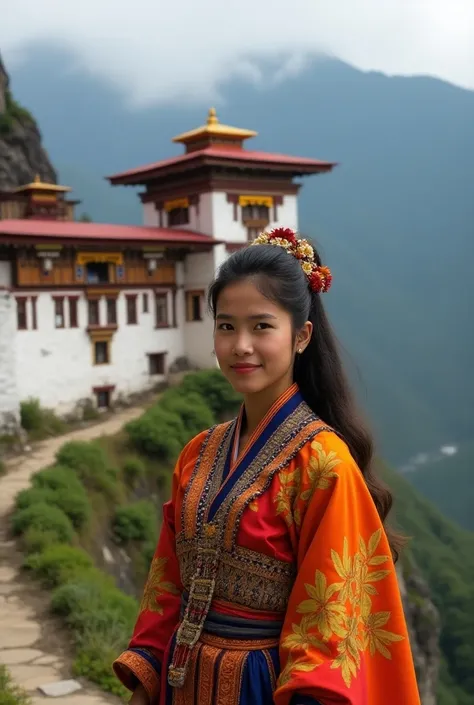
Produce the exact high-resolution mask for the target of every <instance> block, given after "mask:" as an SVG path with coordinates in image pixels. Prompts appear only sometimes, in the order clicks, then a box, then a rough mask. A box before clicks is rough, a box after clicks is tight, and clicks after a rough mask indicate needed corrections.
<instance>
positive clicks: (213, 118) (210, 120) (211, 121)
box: [207, 108, 219, 125]
mask: <svg viewBox="0 0 474 705" xmlns="http://www.w3.org/2000/svg"><path fill="white" fill-rule="evenodd" d="M218 122H219V120H218V119H217V113H216V109H215V108H209V113H208V115H207V124H208V125H217V123H218Z"/></svg>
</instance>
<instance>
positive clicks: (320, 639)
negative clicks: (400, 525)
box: [274, 431, 420, 705]
mask: <svg viewBox="0 0 474 705" xmlns="http://www.w3.org/2000/svg"><path fill="white" fill-rule="evenodd" d="M277 483H279V484H278V486H277V488H276V489H277V491H278V492H279V494H278V497H279V499H280V501H279V503H278V504H277V507H278V509H279V512H280V513H282V514H283V515H284V519H285V521H286V523H287V524H288V526H289V527H290V533H291V534H292V536H293V539H294V549H295V552H296V554H297V576H296V580H295V583H294V586H293V590H292V593H291V596H290V600H289V603H288V609H287V613H286V617H285V621H284V626H283V630H282V635H281V641H280V662H281V671H280V677H279V680H278V683H277V688H276V691H275V695H274V702H275V705H288V704H289V703H291V705H293V704H295V705H296V704H298V705H299V704H301V705H303V704H306V703H307V704H308V705H309V704H310V703H314V704H315V703H321V705H336V704H337V705H380V703H384V705H399V704H400V703H403V705H419V703H420V699H419V695H418V688H417V684H416V677H415V671H414V667H413V660H412V656H411V650H410V645H409V641H408V634H407V628H406V624H405V619H404V614H403V607H402V602H401V597H400V592H399V588H398V583H397V577H396V573H395V566H394V563H393V560H392V557H391V551H390V546H389V543H388V540H387V536H386V534H385V531H384V529H383V526H382V523H381V520H380V517H379V515H378V512H377V509H376V507H375V504H374V501H373V499H372V497H371V495H370V493H369V490H368V488H367V485H366V483H365V480H364V477H363V476H362V473H361V472H360V470H359V468H358V467H357V466H356V464H355V462H354V461H353V459H352V457H351V455H350V453H349V451H348V449H347V446H346V445H345V443H343V441H341V440H340V439H339V438H338V437H337V436H336V435H335V434H334V433H332V432H326V431H324V432H321V433H320V434H319V435H317V436H316V437H315V438H314V440H313V441H312V442H311V443H308V445H307V446H306V447H304V448H303V449H302V451H301V453H300V454H299V455H298V457H297V458H296V459H295V461H293V463H292V465H291V466H290V467H289V468H287V469H285V470H283V471H281V472H280V475H279V476H278V478H277Z"/></svg>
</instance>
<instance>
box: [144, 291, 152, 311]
mask: <svg viewBox="0 0 474 705" xmlns="http://www.w3.org/2000/svg"><path fill="white" fill-rule="evenodd" d="M142 310H143V313H149V311H150V303H149V296H148V293H147V292H146V291H145V292H144V293H143V294H142Z"/></svg>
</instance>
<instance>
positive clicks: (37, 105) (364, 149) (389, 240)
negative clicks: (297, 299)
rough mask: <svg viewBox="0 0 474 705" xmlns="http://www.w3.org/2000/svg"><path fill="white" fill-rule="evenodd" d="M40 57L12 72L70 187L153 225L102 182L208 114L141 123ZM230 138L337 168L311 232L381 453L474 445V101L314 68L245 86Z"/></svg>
mask: <svg viewBox="0 0 474 705" xmlns="http://www.w3.org/2000/svg"><path fill="white" fill-rule="evenodd" d="M71 65H72V64H71V60H70V59H69V57H68V56H67V55H63V54H61V53H58V52H56V51H51V50H46V49H44V48H40V49H37V50H36V51H35V52H34V53H32V54H31V59H30V60H29V61H28V62H26V63H24V64H23V65H22V66H18V67H17V68H16V69H15V68H14V69H13V71H11V74H12V80H13V86H14V91H15V95H16V97H17V98H18V100H19V101H20V102H22V103H24V104H25V105H26V106H27V107H29V108H30V109H31V110H32V111H33V112H34V114H35V117H36V118H37V120H38V123H39V125H40V126H41V129H42V132H43V135H44V141H45V144H46V147H47V149H48V151H49V154H50V156H51V158H52V161H53V163H54V164H55V166H56V168H57V169H58V171H59V176H60V179H61V181H62V182H63V183H66V184H68V185H70V186H72V187H73V188H74V196H76V197H77V198H80V199H81V200H82V201H83V206H82V208H83V210H84V211H85V212H87V213H89V214H90V215H91V216H92V218H93V219H94V220H98V221H105V222H124V223H133V222H135V223H136V222H141V205H140V203H139V201H138V199H137V196H136V192H135V190H134V189H130V188H112V187H110V186H109V185H108V183H107V182H105V180H104V176H105V175H107V174H111V173H114V172H117V171H120V170H124V169H127V168H132V167H135V166H138V165H140V164H146V163H150V162H153V161H157V160H159V159H162V158H166V157H169V156H172V155H173V154H178V153H180V149H179V148H177V147H176V146H175V145H173V144H171V138H172V137H173V136H174V135H176V134H178V133H180V132H181V131H185V130H187V129H191V128H193V127H195V126H197V125H200V124H202V122H203V120H204V118H205V115H206V112H207V109H208V107H209V106H208V105H207V104H206V105H202V106H197V105H195V106H191V105H185V106H184V107H176V106H170V105H167V106H162V107H160V106H158V107H153V108H152V107H149V108H146V109H143V110H139V111H138V110H135V111H132V110H130V109H129V108H128V107H126V106H125V105H124V103H123V100H122V96H121V95H120V94H119V93H118V92H114V90H113V89H112V88H110V87H108V86H106V85H104V84H103V83H102V82H101V81H99V80H97V79H95V78H94V77H91V76H89V75H86V74H81V73H79V72H77V71H71V70H70V66H71ZM222 95H223V100H222V101H221V103H220V104H219V103H218V104H217V105H216V108H217V112H218V115H219V117H220V119H221V120H222V122H225V123H227V124H232V125H236V126H240V127H246V128H250V129H255V130H257V131H258V133H259V134H258V137H256V138H255V139H253V140H252V148H255V149H262V150H267V151H275V152H283V153H288V154H294V155H300V156H306V157H316V158H320V159H327V160H331V161H336V162H338V163H339V166H338V167H337V168H336V169H335V170H334V172H333V173H332V174H329V175H323V176H319V177H317V178H316V177H311V178H308V179H305V180H304V182H303V183H304V187H303V189H302V191H301V195H300V229H301V230H302V231H303V232H304V233H305V234H307V235H308V236H310V237H312V238H313V239H314V240H315V241H316V242H317V243H318V245H320V247H321V249H322V252H323V256H324V260H325V261H326V262H327V263H328V264H329V266H330V267H331V269H332V270H333V272H334V286H333V288H332V290H331V293H330V295H329V296H328V297H327V300H326V302H327V308H328V311H329V313H330V315H331V319H332V320H333V322H334V326H335V329H336V332H337V334H338V337H339V338H340V340H341V342H342V344H343V346H344V349H345V350H347V351H348V359H349V365H350V369H351V373H352V375H353V377H354V379H355V380H356V384H357V388H358V392H359V397H360V399H361V402H362V404H363V405H364V406H365V408H366V409H367V411H368V413H369V416H370V418H371V420H372V422H373V424H374V426H375V430H376V433H377V437H378V439H379V440H380V448H381V451H382V453H383V454H384V455H385V457H387V458H388V459H389V460H390V461H392V462H395V463H397V464H403V463H405V462H406V461H407V459H408V458H410V457H411V456H413V455H415V454H416V453H418V452H420V451H422V450H423V449H425V448H433V447H440V446H442V445H444V444H453V443H454V444H459V443H461V442H463V441H467V440H469V439H471V438H473V437H474V419H473V414H472V409H473V407H474V377H473V376H472V375H471V374H470V365H471V360H472V359H474V332H473V330H472V324H471V315H470V313H469V311H468V307H469V302H472V301H473V300H474V283H473V281H472V279H471V274H470V267H471V265H470V262H471V261H472V260H471V258H472V256H473V254H474V246H473V240H472V226H473V223H474V205H473V202H472V199H471V197H470V195H469V189H468V184H469V183H470V180H471V155H472V154H474V129H473V127H472V126H473V125H474V93H473V92H470V91H466V90H463V89H460V88H456V87H455V86H452V85H450V84H447V83H444V82H442V81H440V80H437V79H432V78H423V77H420V78H399V77H395V78H391V77H387V76H384V75H382V74H379V73H374V72H370V73H363V72H360V71H358V70H356V69H354V68H352V67H350V66H348V65H346V64H344V63H342V62H340V61H337V60H327V61H323V62H321V61H314V62H312V63H309V64H308V65H307V66H306V67H305V68H304V69H303V71H302V72H301V73H300V74H299V75H297V76H292V77H291V79H289V80H287V81H282V82H280V83H278V84H276V85H275V84H274V83H273V84H272V85H270V86H268V87H265V86H261V85H260V86H259V85H255V84H249V83H245V82H244V81H243V80H235V81H232V82H230V83H229V84H228V85H226V86H224V87H223V88H222Z"/></svg>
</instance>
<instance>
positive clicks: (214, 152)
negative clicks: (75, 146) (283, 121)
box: [106, 146, 336, 184]
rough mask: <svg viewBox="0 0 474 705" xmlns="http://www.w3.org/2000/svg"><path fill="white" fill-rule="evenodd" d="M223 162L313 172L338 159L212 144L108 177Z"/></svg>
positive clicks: (115, 181) (115, 180) (329, 166)
mask: <svg viewBox="0 0 474 705" xmlns="http://www.w3.org/2000/svg"><path fill="white" fill-rule="evenodd" d="M210 160H212V161H213V162H214V163H219V161H222V160H223V161H226V162H228V161H232V162H234V163H235V164H236V165H240V164H245V163H246V164H251V163H253V164H255V165H265V166H267V167H272V166H275V167H280V168H282V167H283V168H286V169H288V170H292V169H293V170H294V171H296V172H299V171H306V172H309V173H316V172H318V171H331V169H332V168H333V167H334V166H336V163H335V162H325V161H321V160H319V159H310V158H308V157H292V156H289V155H287V154H276V153H272V152H257V151H250V150H241V151H240V150H236V149H231V148H229V149H227V148H225V147H222V146H219V147H217V146H212V147H207V148H206V149H200V150H196V151H195V152H189V153H188V154H181V155H179V156H177V157H171V158H169V159H163V160H161V161H158V162H154V163H152V164H145V165H144V166H140V167H136V168H134V169H129V170H127V171H123V172H121V173H119V174H113V175H112V176H107V177H106V178H107V179H108V180H109V181H110V182H111V183H112V184H118V183H120V182H121V181H122V180H123V179H129V178H130V177H133V176H135V177H139V176H141V175H144V174H149V173H151V172H154V171H161V170H162V169H166V168H167V167H174V166H177V165H179V164H183V163H184V164H186V163H189V162H191V161H197V162H200V163H212V162H210Z"/></svg>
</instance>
